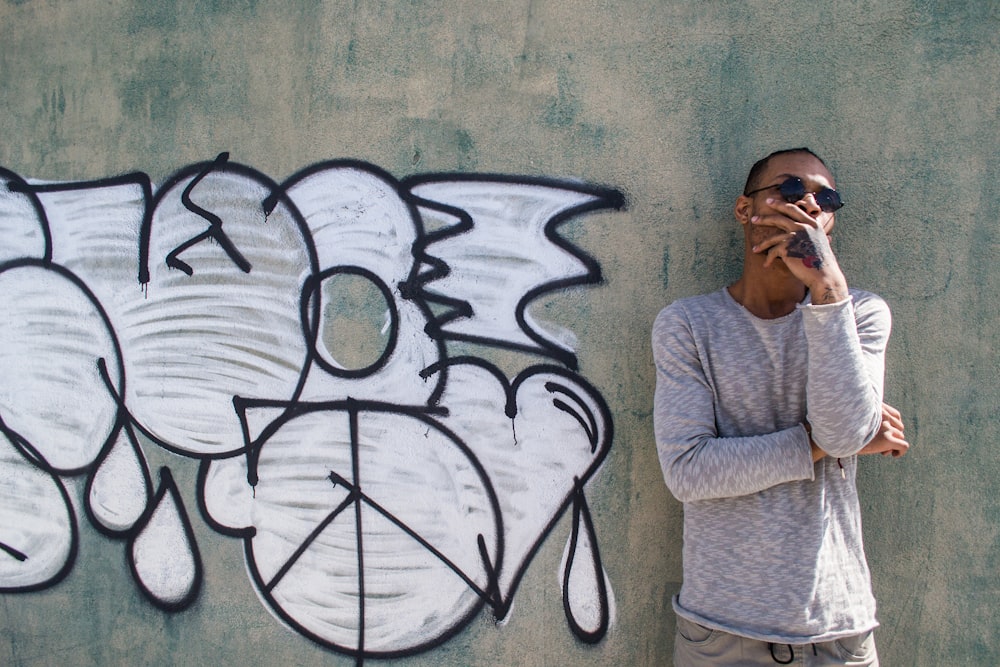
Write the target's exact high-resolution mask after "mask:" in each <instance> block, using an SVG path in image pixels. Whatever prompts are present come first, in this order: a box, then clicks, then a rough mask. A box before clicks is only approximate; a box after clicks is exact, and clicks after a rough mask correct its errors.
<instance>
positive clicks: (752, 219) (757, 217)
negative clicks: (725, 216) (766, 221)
mask: <svg viewBox="0 0 1000 667" xmlns="http://www.w3.org/2000/svg"><path fill="white" fill-rule="evenodd" d="M759 219H760V216H759V215H754V216H751V218H750V222H757V220H759Z"/></svg>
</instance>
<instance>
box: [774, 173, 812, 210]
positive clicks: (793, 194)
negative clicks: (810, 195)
mask: <svg viewBox="0 0 1000 667" xmlns="http://www.w3.org/2000/svg"><path fill="white" fill-rule="evenodd" d="M778 191H779V192H780V193H781V198H782V199H784V200H785V201H786V202H788V203H789V204H794V203H795V202H797V201H799V200H800V199H802V198H803V197H805V196H806V186H805V185H803V184H802V180H801V179H798V178H789V179H788V180H786V181H785V182H784V183H782V184H781V185H780V186H779V189H778Z"/></svg>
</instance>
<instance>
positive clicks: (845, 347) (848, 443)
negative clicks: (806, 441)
mask: <svg viewBox="0 0 1000 667" xmlns="http://www.w3.org/2000/svg"><path fill="white" fill-rule="evenodd" d="M800 309H801V311H802V316H803V317H802V320H803V328H804V331H805V335H806V341H807V343H808V348H809V375H808V381H807V384H806V401H807V405H808V419H809V424H810V425H811V426H812V437H813V440H815V441H816V444H817V445H819V446H820V448H821V449H823V451H825V452H826V453H827V454H830V455H831V456H834V457H843V456H851V455H853V454H856V453H857V452H858V451H859V450H860V449H861V448H862V447H864V446H865V445H866V444H868V442H869V441H870V440H871V439H872V438H874V437H875V434H876V433H878V429H879V425H880V424H881V416H882V384H883V376H884V373H885V348H886V344H887V342H888V339H889V329H890V327H891V316H890V314H889V308H888V306H886V304H885V302H884V301H882V300H881V299H879V298H870V299H867V300H865V301H864V302H862V303H860V304H858V305H857V306H856V305H855V303H854V300H853V299H846V300H844V301H842V302H840V303H835V304H829V305H823V306H812V305H810V306H800ZM856 309H857V310H856Z"/></svg>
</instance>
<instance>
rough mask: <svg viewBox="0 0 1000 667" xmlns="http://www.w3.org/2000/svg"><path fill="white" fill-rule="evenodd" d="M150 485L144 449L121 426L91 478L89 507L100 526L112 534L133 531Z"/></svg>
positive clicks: (99, 527)
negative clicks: (143, 453)
mask: <svg viewBox="0 0 1000 667" xmlns="http://www.w3.org/2000/svg"><path fill="white" fill-rule="evenodd" d="M151 487H152V481H151V480H150V477H149V470H148V469H147V467H146V461H145V459H144V457H143V455H142V450H140V449H139V446H138V444H137V443H136V441H135V437H134V436H133V435H132V433H131V432H130V431H128V430H126V429H122V430H121V431H119V433H118V437H117V438H116V439H115V443H114V445H112V447H111V450H110V451H109V452H108V453H107V454H106V455H105V457H104V459H103V460H102V461H101V463H100V465H99V466H98V467H97V470H95V471H94V474H93V477H91V479H90V484H89V487H88V493H87V510H88V513H89V514H90V517H91V519H92V520H93V521H94V522H95V526H96V527H97V529H98V530H100V531H101V532H106V533H108V534H110V535H120V534H122V533H125V532H127V531H128V530H130V529H131V528H132V527H133V526H134V525H135V524H136V522H137V521H138V520H139V518H140V517H141V516H142V514H143V512H145V511H146V508H147V506H148V505H149V501H150V499H151V498H152V490H151Z"/></svg>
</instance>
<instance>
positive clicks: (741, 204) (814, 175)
mask: <svg viewBox="0 0 1000 667" xmlns="http://www.w3.org/2000/svg"><path fill="white" fill-rule="evenodd" d="M791 176H795V177H797V178H800V179H802V183H803V184H804V185H805V189H806V194H805V195H803V197H802V199H800V200H799V201H797V202H794V203H795V205H796V206H798V207H799V208H801V209H802V210H803V211H805V212H806V213H808V214H809V215H811V216H812V217H814V218H816V219H817V220H818V221H819V223H820V224H821V225H822V226H823V229H824V230H825V231H826V233H827V234H829V233H830V231H831V230H832V229H833V223H834V214H833V213H827V212H825V211H822V210H820V207H819V205H818V204H817V203H816V199H815V197H814V196H813V193H815V192H818V191H819V190H821V189H823V188H835V187H836V186H835V184H834V181H833V175H832V174H831V173H830V172H829V170H827V168H826V167H824V166H823V163H822V162H820V161H819V160H817V159H816V158H815V157H813V156H812V155H810V154H809V153H784V154H782V155H776V156H775V157H773V158H771V159H770V160H769V161H768V163H767V166H766V167H765V168H764V171H763V172H761V176H760V180H758V182H757V183H756V184H755V185H754V186H753V189H754V190H756V189H757V188H767V189H765V190H762V191H761V192H757V193H755V194H752V195H750V196H745V195H740V197H739V198H738V199H737V204H736V217H737V219H738V220H739V221H740V223H741V224H743V225H744V226H745V227H746V228H747V240H748V242H749V243H750V245H751V246H752V245H756V244H758V243H760V242H761V241H763V240H765V239H767V238H770V237H771V236H774V235H775V234H781V233H783V232H782V230H780V229H778V228H777V227H768V226H764V225H760V226H758V225H751V224H750V223H749V221H750V217H752V216H754V215H766V214H774V213H777V212H778V211H777V210H776V208H775V207H774V206H771V205H769V204H768V203H767V199H768V198H771V199H774V200H775V202H776V203H777V204H784V200H783V199H782V198H781V193H780V192H779V191H778V186H779V185H781V183H783V182H784V181H785V180H786V179H787V178H789V177H791ZM769 186H774V187H769Z"/></svg>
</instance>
